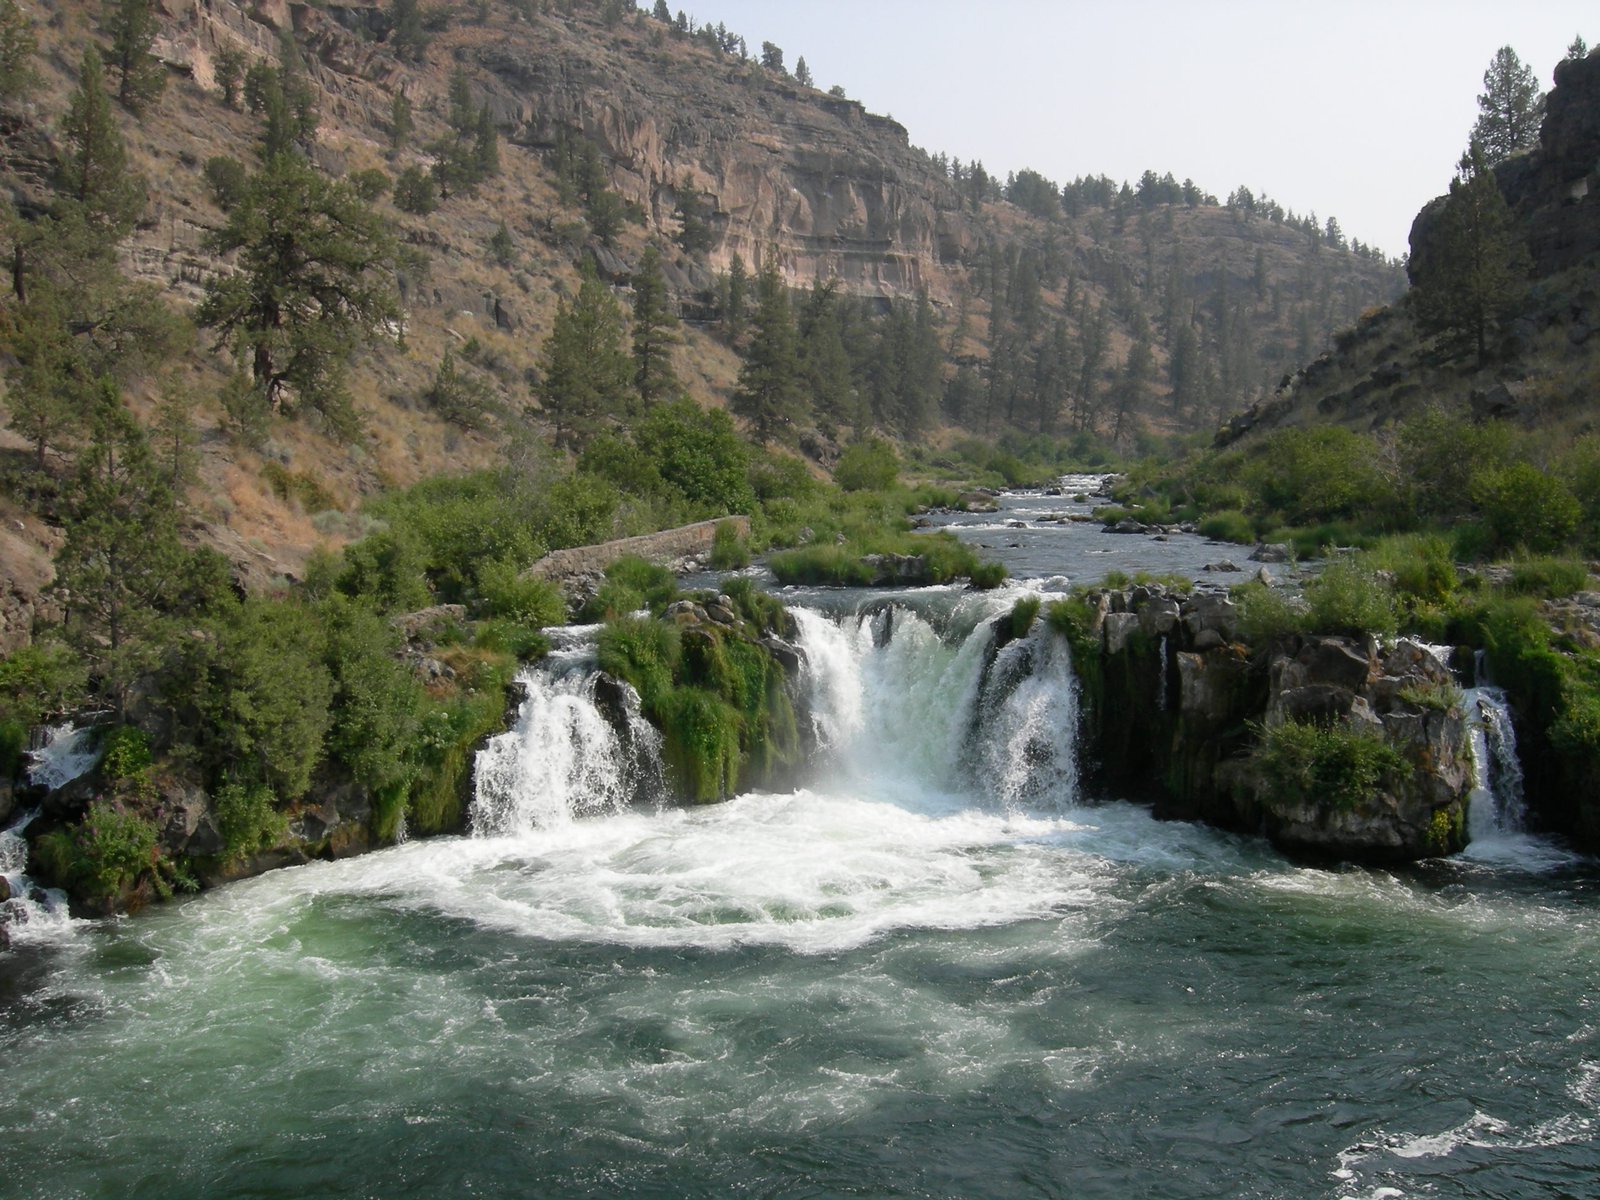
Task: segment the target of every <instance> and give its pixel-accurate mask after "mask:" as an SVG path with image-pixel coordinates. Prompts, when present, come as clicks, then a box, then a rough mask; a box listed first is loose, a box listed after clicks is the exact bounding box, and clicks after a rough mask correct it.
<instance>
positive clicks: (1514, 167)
mask: <svg viewBox="0 0 1600 1200" xmlns="http://www.w3.org/2000/svg"><path fill="white" fill-rule="evenodd" d="M1495 180H1496V182H1497V183H1499V185H1500V192H1501V194H1502V195H1503V196H1504V197H1505V199H1506V203H1507V204H1508V205H1510V207H1511V209H1512V211H1513V212H1514V213H1515V214H1516V216H1517V218H1518V219H1519V220H1520V221H1521V222H1522V224H1523V226H1524V228H1525V229H1526V231H1527V243H1528V253H1529V256H1530V258H1531V259H1532V260H1533V276H1534V278H1535V279H1542V278H1544V277H1546V276H1549V275H1554V274H1557V273H1558V272H1561V271H1564V270H1566V269H1568V268H1569V267H1575V266H1578V265H1579V264H1581V263H1582V262H1583V261H1584V260H1585V259H1587V258H1588V257H1589V256H1590V255H1592V254H1594V253H1595V252H1596V251H1600V53H1595V54H1591V55H1589V56H1588V57H1587V58H1581V59H1566V60H1564V61H1562V62H1561V63H1559V64H1558V65H1557V66H1556V70H1555V87H1554V89H1553V90H1552V91H1551V92H1550V94H1549V96H1548V97H1547V98H1546V101H1545V115H1544V122H1543V123H1542V124H1541V125H1540V127H1539V144H1538V145H1537V146H1535V147H1534V148H1533V149H1532V150H1529V151H1528V152H1527V153H1525V154H1518V155H1515V156H1514V157H1512V158H1509V159H1507V160H1506V161H1505V162H1503V163H1501V164H1500V165H1499V166H1497V167H1496V168H1495ZM1442 201H1443V198H1442V197H1441V198H1440V199H1439V200H1435V201H1433V202H1432V203H1430V204H1429V205H1428V206H1427V207H1426V208H1424V209H1423V210H1422V211H1421V212H1420V213H1418V214H1417V219H1416V221H1415V222H1414V223H1413V224H1412V226H1411V259H1410V263H1409V270H1410V274H1411V278H1412V281H1413V282H1415V281H1416V280H1417V278H1418V277H1419V275H1421V274H1425V273H1426V270H1427V265H1428V262H1429V260H1430V258H1431V257H1432V255H1433V254H1434V253H1435V248H1434V239H1435V236H1436V235H1435V229H1436V221H1437V217H1438V214H1439V210H1440V207H1441V204H1442Z"/></svg>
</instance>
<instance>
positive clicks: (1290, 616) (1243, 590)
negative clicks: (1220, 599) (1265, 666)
mask: <svg viewBox="0 0 1600 1200" xmlns="http://www.w3.org/2000/svg"><path fill="white" fill-rule="evenodd" d="M1233 602H1234V604H1235V605H1236V606H1237V607H1238V610H1239V632H1240V633H1242V634H1243V635H1244V638H1245V640H1246V641H1247V642H1249V643H1251V644H1252V645H1262V644H1264V643H1266V642H1270V641H1272V640H1273V639H1274V638H1280V637H1286V636H1288V635H1289V634H1293V633H1304V632H1305V631H1306V628H1307V625H1308V623H1309V619H1308V615H1307V613H1306V609H1305V606H1304V605H1302V604H1297V603H1296V602H1295V601H1294V599H1293V598H1292V597H1291V596H1290V595H1289V594H1288V593H1287V592H1285V591H1283V590H1282V589H1281V588H1273V587H1268V586H1267V585H1266V584H1264V583H1256V582H1251V583H1245V584H1240V585H1239V586H1238V587H1236V588H1234V589H1233Z"/></svg>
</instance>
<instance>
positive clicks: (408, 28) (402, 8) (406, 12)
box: [389, 0, 431, 62]
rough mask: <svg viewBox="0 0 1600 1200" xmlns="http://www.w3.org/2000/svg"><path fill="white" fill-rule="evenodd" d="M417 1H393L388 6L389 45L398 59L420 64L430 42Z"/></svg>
mask: <svg viewBox="0 0 1600 1200" xmlns="http://www.w3.org/2000/svg"><path fill="white" fill-rule="evenodd" d="M422 22H423V18H422V5H420V4H419V3H418V2H417V0H394V2H393V3H392V4H391V5H390V6H389V45H391V46H393V47H394V52H395V54H396V55H398V56H399V57H400V58H404V59H408V60H410V61H411V62H421V61H422V58H423V55H425V54H426V53H427V51H428V42H429V41H430V40H431V39H430V38H429V36H428V33H427V30H426V28H425V27H424V26H423V23H422Z"/></svg>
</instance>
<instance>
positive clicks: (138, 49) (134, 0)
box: [105, 0, 167, 115]
mask: <svg viewBox="0 0 1600 1200" xmlns="http://www.w3.org/2000/svg"><path fill="white" fill-rule="evenodd" d="M105 13H106V15H105V24H106V34H107V36H109V37H110V38H111V66H112V67H113V69H115V70H116V72H117V74H118V77H119V82H118V84H117V99H118V100H120V101H121V102H122V105H123V107H125V108H126V109H127V110H128V111H129V112H131V113H134V114H135V115H138V114H139V113H142V112H144V110H145V109H146V108H148V107H149V106H150V105H151V104H153V103H154V102H155V100H156V98H157V97H159V96H160V95H161V93H162V91H163V90H165V88H166V86H167V69H166V68H165V67H164V66H162V65H161V60H160V59H158V58H157V57H156V56H155V55H154V54H152V53H150V47H151V46H152V45H154V44H155V40H156V6H155V0H106V10H105Z"/></svg>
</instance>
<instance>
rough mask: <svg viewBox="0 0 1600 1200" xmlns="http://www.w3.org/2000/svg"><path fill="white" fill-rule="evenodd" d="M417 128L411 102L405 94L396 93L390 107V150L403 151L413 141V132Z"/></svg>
mask: <svg viewBox="0 0 1600 1200" xmlns="http://www.w3.org/2000/svg"><path fill="white" fill-rule="evenodd" d="M415 128H416V126H415V124H414V123H413V121H412V117H411V101H410V100H409V99H407V97H406V94H405V93H404V92H396V93H395V94H394V100H393V101H392V102H391V103H390V105H389V149H391V150H400V149H403V148H404V147H405V144H406V143H407V142H408V141H410V140H411V131H412V130H413V129H415Z"/></svg>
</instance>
